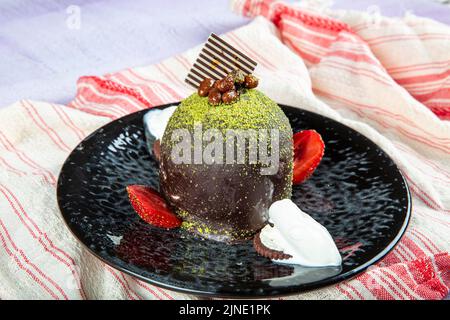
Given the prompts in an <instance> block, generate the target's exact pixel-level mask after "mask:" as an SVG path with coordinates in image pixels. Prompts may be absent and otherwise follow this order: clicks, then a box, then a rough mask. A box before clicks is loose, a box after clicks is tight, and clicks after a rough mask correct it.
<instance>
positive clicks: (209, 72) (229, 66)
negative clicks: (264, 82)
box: [185, 33, 257, 89]
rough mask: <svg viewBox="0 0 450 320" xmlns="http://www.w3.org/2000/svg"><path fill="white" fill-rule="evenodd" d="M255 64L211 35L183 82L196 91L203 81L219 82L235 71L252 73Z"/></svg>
mask: <svg viewBox="0 0 450 320" xmlns="http://www.w3.org/2000/svg"><path fill="white" fill-rule="evenodd" d="M256 64H257V63H256V62H255V61H253V60H252V59H251V58H249V57H248V56H246V55H245V54H243V53H242V52H241V51H239V50H237V49H236V48H234V47H233V46H231V45H230V44H229V43H227V42H225V41H224V40H223V39H221V38H219V37H218V36H217V35H215V34H214V33H211V35H210V36H209V37H208V40H207V41H206V43H205V45H204V46H203V48H202V50H201V51H200V54H199V56H198V58H197V60H195V62H194V65H193V66H192V68H191V70H189V73H188V75H187V77H186V79H185V81H186V82H187V83H189V84H190V85H191V86H193V87H194V88H196V89H197V88H198V86H199V85H200V82H202V80H203V79H205V78H212V79H214V80H219V79H222V78H223V77H225V76H226V75H227V74H228V73H230V72H231V71H233V70H236V69H241V70H242V71H243V72H244V73H245V74H250V73H253V71H254V70H255V68H256Z"/></svg>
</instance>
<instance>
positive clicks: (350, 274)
mask: <svg viewBox="0 0 450 320" xmlns="http://www.w3.org/2000/svg"><path fill="white" fill-rule="evenodd" d="M180 102H181V101H178V102H172V103H167V104H162V105H156V106H152V107H151V108H148V109H142V110H138V111H135V112H133V113H129V114H127V115H124V116H122V117H119V118H117V119H114V120H112V121H110V122H108V123H106V124H104V125H102V126H101V127H99V128H97V129H96V130H94V131H93V132H92V133H90V134H89V135H87V136H86V137H84V138H83V140H82V141H80V142H79V143H78V144H77V145H76V146H75V147H74V148H73V149H72V151H71V152H70V153H69V155H68V156H67V157H66V159H65V160H64V162H63V164H62V166H61V168H60V170H59V173H58V179H57V184H56V200H57V205H58V209H59V214H60V215H61V217H62V219H63V221H64V224H65V226H66V227H67V229H68V230H69V231H70V233H71V234H72V235H73V237H74V238H75V239H76V241H77V242H78V243H80V244H81V245H82V247H83V248H85V249H87V250H88V252H89V253H91V254H92V255H94V257H96V258H97V259H99V260H100V261H102V262H104V263H105V264H107V265H108V266H110V267H112V268H114V269H116V270H119V271H120V272H124V273H126V274H128V275H130V276H133V277H135V278H138V279H139V280H142V281H144V282H146V283H149V284H152V285H155V286H158V287H160V288H163V289H168V290H172V291H175V292H179V293H183V294H192V295H197V296H202V297H222V298H264V297H283V296H289V295H294V294H301V293H305V292H309V291H313V290H317V289H321V288H326V287H329V286H331V285H334V284H336V283H339V282H342V281H344V280H350V279H352V278H354V277H355V276H357V275H358V274H360V273H362V272H364V271H365V270H366V269H367V268H369V267H370V266H372V265H374V264H375V263H377V262H379V261H380V260H381V259H383V258H384V257H385V256H386V255H387V254H389V253H390V252H391V251H392V250H393V249H394V248H395V246H396V245H397V244H398V243H399V242H400V240H401V238H402V237H403V235H404V234H405V232H406V229H407V228H408V225H409V223H410V221H411V212H412V197H411V190H410V188H409V185H408V182H407V180H406V178H405V176H404V174H403V172H402V171H401V170H400V168H399V167H398V165H397V163H396V162H395V161H394V160H393V159H392V158H391V157H390V156H389V154H388V153H387V152H386V151H384V149H383V148H381V147H380V146H379V145H378V144H377V143H376V142H375V141H373V140H372V139H370V138H368V137H367V136H366V135H364V134H363V133H361V132H359V131H357V130H355V129H353V128H351V127H349V126H347V125H345V124H343V123H341V122H339V121H336V120H334V119H332V118H329V117H327V116H324V115H321V114H319V113H316V112H313V111H310V110H306V109H303V108H300V107H294V106H290V105H286V104H282V103H278V105H279V106H280V107H281V108H288V109H297V110H301V111H305V112H308V113H312V114H314V115H317V116H320V117H322V118H325V119H327V120H331V121H333V122H337V123H339V124H341V125H343V126H345V127H347V128H348V129H350V130H353V131H355V132H358V133H359V134H360V135H361V136H363V137H364V138H366V139H368V140H369V141H371V142H372V143H374V144H375V145H376V146H377V147H378V148H379V149H380V150H381V151H383V153H384V154H385V155H386V156H387V157H388V158H389V159H390V160H391V161H392V163H393V164H394V166H395V168H396V169H397V171H398V173H399V174H400V176H401V178H402V181H403V184H404V186H405V189H406V198H407V205H408V207H407V209H406V215H405V219H404V221H403V224H402V226H401V227H400V229H399V231H398V233H397V235H396V236H395V237H394V239H392V241H391V242H390V243H389V244H388V245H387V246H386V247H385V248H384V249H383V250H381V251H380V252H379V253H378V254H377V255H376V256H375V257H373V258H372V259H370V260H369V261H367V262H365V263H364V264H362V265H360V266H357V267H356V268H354V269H352V270H349V271H347V272H345V273H342V274H339V275H336V276H333V277H330V278H325V279H322V280H318V281H315V282H312V283H307V284H299V285H295V286H292V287H282V288H273V289H270V288H269V289H266V290H265V291H264V292H263V293H262V294H258V293H256V292H254V293H250V294H246V293H244V294H242V293H239V292H238V293H232V292H215V291H207V290H196V289H189V288H183V287H179V286H175V285H170V284H167V283H164V282H160V281H157V280H154V279H151V278H148V277H145V276H143V275H140V274H138V273H136V272H133V271H132V270H128V269H126V268H124V267H122V266H118V265H116V264H114V262H112V261H108V260H107V259H105V258H103V257H102V256H100V255H99V254H98V253H96V252H95V251H94V250H92V249H91V248H89V246H87V245H86V244H85V243H84V242H83V241H82V240H81V239H80V238H79V237H78V236H77V235H76V234H75V232H74V230H73V229H72V228H71V227H70V225H69V222H68V221H67V219H66V216H65V215H64V213H63V210H62V208H61V203H60V198H61V196H60V194H61V190H60V185H61V179H62V178H61V176H62V174H61V173H62V172H63V169H64V167H65V166H66V163H67V161H68V160H69V159H70V158H71V155H72V153H74V152H75V151H76V150H77V148H78V147H79V146H80V145H81V144H82V143H84V141H85V140H87V139H89V138H91V137H92V136H94V135H95V134H97V133H98V132H99V131H100V130H103V129H104V128H105V127H107V126H110V125H112V124H113V123H115V122H117V121H118V120H121V119H124V118H127V117H132V116H135V115H136V114H138V113H144V112H146V111H149V110H150V109H154V108H157V109H165V108H167V107H170V106H175V105H179V104H180ZM271 290H272V291H274V292H279V293H273V294H271V293H270V291H271ZM281 291H282V292H281Z"/></svg>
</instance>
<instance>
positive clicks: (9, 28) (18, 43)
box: [0, 0, 450, 108]
mask: <svg viewBox="0 0 450 320" xmlns="http://www.w3.org/2000/svg"><path fill="white" fill-rule="evenodd" d="M335 2H336V3H335V4H334V7H335V8H342V9H356V10H365V9H366V8H367V7H368V6H370V5H373V4H374V3H376V4H377V6H378V7H379V8H380V9H381V13H382V14H384V15H390V16H396V15H400V16H401V15H403V14H404V13H405V11H407V10H409V11H413V12H414V13H415V14H417V15H423V16H429V17H432V18H435V19H436V20H439V21H441V22H444V23H449V24H450V7H445V6H443V5H440V4H438V3H433V2H430V1H429V0H408V1H407V0H402V1H394V0H390V1H389V0H378V1H377V0H358V1H354V0H337V1H335ZM70 5H77V6H79V7H80V9H81V28H80V29H79V30H73V29H70V28H68V27H67V25H66V20H67V19H68V17H69V14H68V13H67V12H66V9H67V8H68V7H69V6H70ZM246 23H248V19H245V18H242V17H240V16H237V15H235V14H234V13H232V12H231V11H230V10H229V4H228V0H214V1H210V0H190V1H185V0H171V1H167V0H150V1H149V0H134V1H120V0H109V1H106V0H91V1H88V0H79V1H76V0H59V1H57V0H37V1H26V0H5V1H2V2H0V108H1V107H4V106H6V105H8V104H11V103H13V102H15V101H16V100H18V99H23V98H27V99H35V100H44V101H51V102H58V103H65V102H68V101H69V100H71V98H72V97H73V96H74V94H75V90H76V88H75V83H76V80H77V79H78V77H79V76H82V75H89V74H96V75H99V74H103V73H107V72H113V71H116V70H120V69H122V68H126V67H131V66H138V65H146V64H150V63H154V62H157V61H159V60H161V59H164V58H167V57H169V56H171V55H173V54H176V53H179V52H182V51H184V50H186V49H188V48H190V47H193V46H195V45H197V44H200V43H202V42H203V41H204V40H205V39H206V37H207V36H208V35H209V33H210V32H215V33H223V32H226V31H229V30H232V29H234V28H237V27H239V26H242V25H244V24H246Z"/></svg>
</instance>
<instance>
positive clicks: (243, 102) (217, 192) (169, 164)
mask: <svg viewBox="0 0 450 320" xmlns="http://www.w3.org/2000/svg"><path fill="white" fill-rule="evenodd" d="M228 80H229V79H228ZM228 80H226V78H224V79H223V80H219V81H228ZM247 80H249V81H250V80H251V81H253V80H254V78H252V79H248V78H247ZM234 81H235V80H234ZM206 82H208V81H204V83H203V87H202V86H200V88H199V92H198V93H194V94H192V95H191V96H189V97H188V98H186V99H184V100H183V101H182V102H181V104H180V105H179V106H178V108H177V109H176V111H175V112H174V114H173V115H172V117H171V118H170V120H169V122H168V124H167V127H166V130H165V132H164V135H163V138H162V140H161V146H160V189H161V192H162V194H163V195H164V197H165V198H166V200H167V201H168V203H169V204H170V205H171V206H172V207H173V208H174V210H175V211H176V213H177V214H178V215H179V216H181V217H182V219H183V225H182V227H184V228H185V229H187V230H189V231H192V232H195V233H198V234H199V235H201V236H203V237H206V238H210V239H215V240H219V241H229V242H234V241H238V240H245V239H250V238H251V237H252V236H253V235H254V234H255V233H256V232H258V231H259V230H260V229H261V228H262V227H264V225H265V224H266V223H267V218H268V208H269V207H270V205H271V204H272V203H273V202H274V201H277V200H281V199H285V198H290V197H291V192H292V158H293V146H292V129H291V126H290V124H289V120H288V118H287V117H286V116H285V114H284V113H283V111H282V110H281V109H280V107H279V106H278V105H277V104H276V103H275V102H274V101H272V100H271V99H270V98H268V97H267V96H265V95H264V94H263V93H261V92H260V91H258V90H256V89H249V88H252V87H255V85H254V83H253V82H252V83H251V84H250V85H245V84H244V83H242V85H241V86H240V85H239V84H238V83H234V85H236V86H234V85H233V86H231V85H229V86H228V85H227V84H223V83H222V84H221V85H222V86H220V85H218V83H217V81H216V83H214V81H209V82H208V83H206ZM227 86H228V87H229V88H225V89H223V88H224V87H227ZM203 89H204V90H203ZM205 90H206V91H205ZM225 90H227V91H225ZM230 91H234V92H230ZM213 95H214V97H212V96H213ZM230 97H231V99H230ZM212 98H214V99H212ZM209 129H213V131H214V130H215V131H214V132H215V134H222V135H223V137H225V138H224V141H226V143H231V145H232V147H231V149H230V150H233V151H235V153H236V154H237V150H238V148H239V147H242V145H239V143H242V140H241V141H239V139H232V138H230V136H228V133H229V132H230V130H231V131H232V130H243V131H251V132H264V131H266V132H268V134H267V136H268V137H269V138H270V139H272V140H270V139H269V142H268V143H267V148H268V153H274V152H277V154H278V155H277V157H276V161H277V166H276V170H275V171H274V172H271V173H270V174H267V173H263V171H262V169H263V168H267V167H268V163H267V162H264V161H262V160H261V159H260V158H259V157H258V159H256V161H252V160H251V158H252V157H251V155H250V152H249V146H250V144H249V143H250V142H249V141H250V140H249V141H247V143H245V147H244V151H245V155H244V161H243V162H242V161H237V160H236V161H233V162H231V163H230V161H229V159H228V158H227V159H224V160H223V161H219V160H220V159H221V158H219V157H222V156H223V157H224V158H225V154H227V152H226V143H225V144H224V146H223V150H222V151H223V152H219V151H218V149H216V150H215V151H214V152H213V155H214V157H216V156H217V158H213V161H209V162H208V161H205V160H204V159H200V160H201V161H199V159H195V155H194V153H195V152H194V151H195V150H194V149H196V148H197V147H198V146H195V143H194V141H195V139H196V136H195V135H198V134H207V132H208V131H211V130H209ZM180 130H182V131H183V132H188V133H189V134H190V136H191V137H192V139H191V140H189V141H190V144H189V149H190V150H188V151H192V154H188V155H187V156H186V155H185V154H183V156H184V159H185V160H186V159H187V160H189V161H185V162H183V163H180V162H179V161H174V158H173V154H174V153H177V152H178V151H179V150H178V149H177V148H178V145H177V143H179V141H178V140H177V141H174V135H175V133H177V132H179V131H180ZM272 131H276V132H278V134H277V136H276V140H277V141H276V143H278V146H277V148H276V149H271V147H272V146H273V144H271V143H272V142H275V141H273V140H274V139H275V138H274V137H275V136H271V135H270V134H269V132H272ZM267 136H266V137H267ZM214 137H216V136H214ZM209 138H210V137H209V136H208V138H205V136H203V138H201V137H200V139H201V140H200V146H201V147H202V150H206V149H207V148H208V145H209V144H210V143H211V141H213V140H212V138H211V139H209ZM214 139H216V138H214ZM260 141H262V138H261V136H258V143H260ZM260 145H261V144H258V146H260ZM184 152H187V151H186V150H183V153H184ZM241 160H242V159H241ZM253 160H255V159H254V158H253Z"/></svg>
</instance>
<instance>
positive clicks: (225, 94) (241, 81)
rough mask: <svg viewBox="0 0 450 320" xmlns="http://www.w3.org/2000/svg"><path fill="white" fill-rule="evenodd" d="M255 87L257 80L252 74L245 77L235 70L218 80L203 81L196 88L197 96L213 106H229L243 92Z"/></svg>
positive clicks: (206, 79)
mask: <svg viewBox="0 0 450 320" xmlns="http://www.w3.org/2000/svg"><path fill="white" fill-rule="evenodd" d="M257 86H258V78H256V77H255V76H254V75H252V74H248V75H245V74H244V73H243V72H242V71H241V70H239V69H237V70H234V71H232V72H230V73H229V74H228V75H226V76H225V77H224V78H222V79H219V80H215V81H214V80H213V79H211V78H205V79H203V81H202V82H201V83H200V86H199V87H198V95H199V96H201V97H208V102H209V103H210V104H211V105H213V106H217V105H219V104H221V103H224V104H231V103H234V102H236V101H237V100H238V99H239V95H240V93H241V92H242V91H243V90H245V89H253V88H256V87H257Z"/></svg>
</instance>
